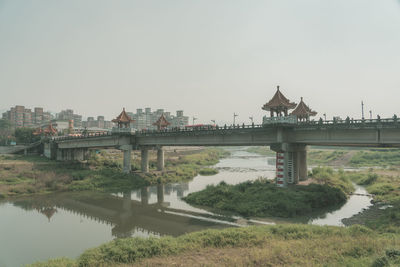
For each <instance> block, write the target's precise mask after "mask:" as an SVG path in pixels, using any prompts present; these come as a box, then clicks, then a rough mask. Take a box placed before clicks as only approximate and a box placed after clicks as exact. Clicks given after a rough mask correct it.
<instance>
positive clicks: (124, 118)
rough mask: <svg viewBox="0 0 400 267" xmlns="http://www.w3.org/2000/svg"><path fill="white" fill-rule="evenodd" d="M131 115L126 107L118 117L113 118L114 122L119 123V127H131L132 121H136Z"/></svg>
mask: <svg viewBox="0 0 400 267" xmlns="http://www.w3.org/2000/svg"><path fill="white" fill-rule="evenodd" d="M134 121H135V120H132V119H131V117H129V115H128V114H126V112H125V108H123V110H122V112H121V114H119V115H118V117H117V118H115V119H113V120H112V122H114V123H116V124H117V125H118V128H130V124H131V122H134Z"/></svg>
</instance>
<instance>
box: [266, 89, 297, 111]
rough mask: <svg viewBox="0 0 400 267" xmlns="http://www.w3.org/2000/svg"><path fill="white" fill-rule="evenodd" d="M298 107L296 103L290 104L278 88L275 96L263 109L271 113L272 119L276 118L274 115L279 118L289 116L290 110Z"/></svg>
mask: <svg viewBox="0 0 400 267" xmlns="http://www.w3.org/2000/svg"><path fill="white" fill-rule="evenodd" d="M295 107H296V103H294V102H290V100H289V99H287V98H286V97H285V96H284V95H283V94H282V93H281V91H280V90H279V85H278V87H277V90H276V93H275V95H274V96H273V97H272V99H271V100H270V101H269V102H268V103H266V104H265V105H264V106H263V107H262V109H263V110H266V111H270V112H271V117H274V113H275V114H276V116H277V117H282V116H287V115H288V110H289V109H293V108H295Z"/></svg>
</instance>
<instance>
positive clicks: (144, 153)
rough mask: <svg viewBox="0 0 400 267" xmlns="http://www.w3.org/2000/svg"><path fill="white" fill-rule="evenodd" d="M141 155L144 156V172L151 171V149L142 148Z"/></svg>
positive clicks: (142, 164) (142, 163)
mask: <svg viewBox="0 0 400 267" xmlns="http://www.w3.org/2000/svg"><path fill="white" fill-rule="evenodd" d="M141 157H142V162H141V167H142V172H144V173H146V172H149V150H148V149H147V148H142V150H141Z"/></svg>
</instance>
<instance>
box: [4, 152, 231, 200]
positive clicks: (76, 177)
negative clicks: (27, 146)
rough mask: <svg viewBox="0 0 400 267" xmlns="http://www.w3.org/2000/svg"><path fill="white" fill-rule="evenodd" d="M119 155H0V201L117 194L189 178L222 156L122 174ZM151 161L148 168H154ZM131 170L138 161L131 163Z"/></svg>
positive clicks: (170, 161) (197, 156) (201, 155)
mask: <svg viewBox="0 0 400 267" xmlns="http://www.w3.org/2000/svg"><path fill="white" fill-rule="evenodd" d="M121 154H122V153H107V152H101V153H92V155H91V156H90V159H89V160H88V162H87V163H79V162H57V161H51V160H48V159H46V158H44V157H39V156H28V157H24V156H0V198H4V197H11V196H18V195H26V194H36V193H47V192H55V191H83V190H98V191H108V192H117V191H121V190H122V189H123V190H128V189H135V188H139V187H142V186H146V185H150V184H156V183H167V182H177V181H184V180H189V179H192V178H193V177H194V176H196V175H197V174H198V173H199V171H200V170H201V169H202V168H204V167H207V166H210V165H214V164H216V163H217V162H218V161H219V159H220V158H221V157H223V156H226V152H224V151H223V150H220V149H205V150H202V151H197V152H196V153H194V154H189V155H179V154H177V155H175V156H174V157H170V158H168V157H167V159H166V171H165V172H164V173H149V174H141V173H130V174H124V173H122V167H121V165H122V157H121ZM155 165H156V164H155V159H151V161H150V166H151V168H155ZM132 166H133V169H134V170H135V169H137V168H138V166H139V159H135V160H133V161H132Z"/></svg>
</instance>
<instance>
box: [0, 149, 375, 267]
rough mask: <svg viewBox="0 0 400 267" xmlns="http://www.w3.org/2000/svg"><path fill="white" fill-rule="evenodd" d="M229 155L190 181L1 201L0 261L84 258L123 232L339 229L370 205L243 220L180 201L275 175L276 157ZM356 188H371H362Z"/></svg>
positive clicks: (7, 265)
mask: <svg viewBox="0 0 400 267" xmlns="http://www.w3.org/2000/svg"><path fill="white" fill-rule="evenodd" d="M227 149H228V150H229V151H230V152H231V156H229V157H228V158H225V159H222V160H221V161H220V162H219V163H218V164H217V165H215V166H214V167H215V168H217V169H218V170H219V173H218V174H216V175H213V176H201V175H199V176H197V177H195V178H194V179H193V180H192V181H190V182H185V183H176V184H165V185H158V186H151V187H147V188H142V189H140V190H135V191H130V192H121V193H117V194H106V193H96V192H79V193H58V194H51V195H44V196H43V195H42V196H35V197H24V198H19V199H17V200H12V201H6V200H4V201H3V202H0V266H2V267H14V266H21V265H23V264H28V263H33V262H36V261H44V260H47V259H49V258H57V257H70V258H74V257H77V256H79V255H80V254H81V253H82V252H83V251H84V250H86V249H88V248H91V247H95V246H98V245H100V244H102V243H105V242H107V241H110V240H112V239H114V238H120V237H131V236H139V237H148V236H162V235H172V236H178V235H181V234H184V233H188V232H192V231H199V230H203V229H209V228H214V229H220V228H225V227H233V226H245V225H251V224H274V223H287V222H300V223H312V224H319V225H324V224H327V225H339V226H342V225H343V224H342V222H341V220H342V219H343V218H348V217H351V216H352V215H354V214H357V213H359V212H360V211H362V210H363V209H365V208H368V207H369V206H370V205H371V204H370V200H371V198H370V197H368V196H360V195H353V196H351V197H350V198H349V200H348V201H347V203H346V204H344V205H343V206H342V207H338V208H337V210H330V211H326V212H322V213H320V214H315V215H312V216H308V217H304V218H297V219H295V220H284V219H279V218H252V219H245V218H241V217H238V216H230V215H229V214H214V213H212V212H209V211H206V210H204V209H201V208H197V207H193V206H191V205H189V204H187V203H185V202H184V201H182V200H181V198H182V197H183V196H186V195H187V194H189V193H191V192H196V191H199V190H202V189H204V188H205V187H206V186H207V185H209V184H218V183H219V182H221V181H225V182H227V183H230V184H237V183H240V182H243V181H246V180H255V179H258V178H259V177H265V178H270V179H273V177H274V176H275V162H274V158H271V157H265V156H260V155H257V154H254V153H249V152H246V151H245V148H244V147H239V148H227ZM356 193H359V194H364V193H366V192H365V190H364V189H363V188H362V187H357V191H356Z"/></svg>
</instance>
